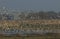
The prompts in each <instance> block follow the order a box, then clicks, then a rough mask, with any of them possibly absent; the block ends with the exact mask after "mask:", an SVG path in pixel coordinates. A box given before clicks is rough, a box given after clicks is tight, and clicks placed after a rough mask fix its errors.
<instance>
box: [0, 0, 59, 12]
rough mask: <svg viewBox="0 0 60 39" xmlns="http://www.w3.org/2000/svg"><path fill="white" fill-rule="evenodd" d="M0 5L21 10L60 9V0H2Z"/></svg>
mask: <svg viewBox="0 0 60 39" xmlns="http://www.w3.org/2000/svg"><path fill="white" fill-rule="evenodd" d="M0 6H5V7H8V8H12V9H20V10H29V9H31V10H40V11H41V10H44V11H49V10H50V11H60V0H0Z"/></svg>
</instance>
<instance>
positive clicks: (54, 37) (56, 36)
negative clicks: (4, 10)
mask: <svg viewBox="0 0 60 39" xmlns="http://www.w3.org/2000/svg"><path fill="white" fill-rule="evenodd" d="M13 29H17V30H24V31H27V32H28V30H30V31H32V32H36V31H37V32H39V30H42V31H44V32H45V34H41V33H40V35H39V34H38V33H37V35H36V36H32V35H29V36H28V34H27V36H20V35H19V34H18V33H17V34H18V35H17V34H16V35H15V36H5V35H6V34H5V35H2V34H1V33H0V39H60V20H24V21H20V20H19V21H17V20H15V21H9V20H8V21H6V20H5V21H3V20H2V21H0V32H1V31H4V32H5V31H8V32H10V31H14V32H16V31H15V30H13ZM9 30H10V31H9ZM33 30H35V31H33ZM45 30H48V32H47V31H45ZM14 32H13V33H14Z"/></svg>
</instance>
